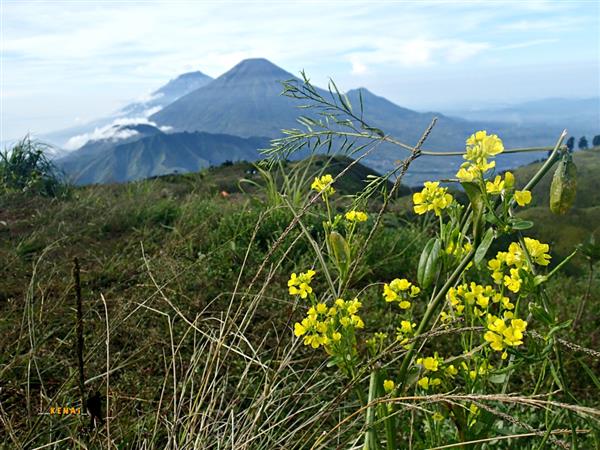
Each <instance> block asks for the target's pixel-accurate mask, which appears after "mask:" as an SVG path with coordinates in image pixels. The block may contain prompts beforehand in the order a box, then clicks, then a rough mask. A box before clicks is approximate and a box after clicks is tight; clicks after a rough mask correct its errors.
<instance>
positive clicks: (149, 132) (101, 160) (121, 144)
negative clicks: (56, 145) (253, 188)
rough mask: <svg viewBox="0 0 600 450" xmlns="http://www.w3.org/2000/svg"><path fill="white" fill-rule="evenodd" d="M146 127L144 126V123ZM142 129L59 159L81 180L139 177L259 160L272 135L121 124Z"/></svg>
mask: <svg viewBox="0 0 600 450" xmlns="http://www.w3.org/2000/svg"><path fill="white" fill-rule="evenodd" d="M142 128H143V129H142ZM117 131H118V132H121V133H125V132H128V131H129V132H132V131H135V132H137V135H131V136H130V137H128V138H125V139H123V140H120V141H118V142H114V141H110V140H101V141H95V142H91V143H88V144H86V145H85V146H83V147H82V148H81V149H79V150H77V151H75V152H72V153H71V154H69V155H68V156H66V157H64V158H61V159H59V160H57V161H56V163H57V165H58V166H59V167H60V168H61V169H62V170H63V171H64V172H65V173H66V174H67V175H68V176H69V178H70V179H71V180H72V181H73V182H74V183H76V184H92V183H112V182H125V181H131V180H139V179H142V178H148V177H153V176H157V175H164V174H169V173H183V172H196V171H198V170H200V169H201V168H203V167H208V166H212V165H218V164H221V163H223V162H225V161H240V160H248V161H254V160H256V159H258V158H259V156H260V155H259V153H258V149H259V148H264V147H265V146H268V143H269V140H268V138H260V137H250V138H242V137H239V136H231V135H226V134H211V133H203V132H192V133H189V132H181V133H170V134H169V133H163V132H162V131H160V130H159V129H158V128H156V127H152V126H149V125H136V126H126V127H120V128H119V129H118V130H117Z"/></svg>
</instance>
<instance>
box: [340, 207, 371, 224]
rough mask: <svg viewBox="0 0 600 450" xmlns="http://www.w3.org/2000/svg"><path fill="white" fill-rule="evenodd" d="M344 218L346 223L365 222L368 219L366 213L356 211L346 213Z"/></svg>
mask: <svg viewBox="0 0 600 450" xmlns="http://www.w3.org/2000/svg"><path fill="white" fill-rule="evenodd" d="M345 217H346V220H347V221H348V222H366V221H367V218H368V216H367V213H365V212H362V211H356V210H352V211H348V212H347V213H346V215H345Z"/></svg>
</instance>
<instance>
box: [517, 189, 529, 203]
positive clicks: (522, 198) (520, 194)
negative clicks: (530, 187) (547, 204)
mask: <svg viewBox="0 0 600 450" xmlns="http://www.w3.org/2000/svg"><path fill="white" fill-rule="evenodd" d="M515 201H516V202H517V204H518V205H519V206H525V205H528V204H529V203H531V192H530V191H515Z"/></svg>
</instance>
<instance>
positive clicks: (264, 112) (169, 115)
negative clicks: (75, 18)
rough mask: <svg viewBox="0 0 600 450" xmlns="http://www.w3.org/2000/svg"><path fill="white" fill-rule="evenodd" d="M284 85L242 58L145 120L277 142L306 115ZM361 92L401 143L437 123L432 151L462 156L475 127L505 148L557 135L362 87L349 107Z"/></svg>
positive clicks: (417, 179)
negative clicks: (407, 102) (414, 106)
mask: <svg viewBox="0 0 600 450" xmlns="http://www.w3.org/2000/svg"><path fill="white" fill-rule="evenodd" d="M291 79H296V80H298V79H297V78H296V77H294V76H293V75H292V74H290V73H288V72H286V71H285V70H283V69H281V68H279V67H277V66H276V65H274V64H273V63H271V62H269V61H267V60H266V59H247V60H244V61H242V62H240V63H239V64H237V65H236V66H235V67H233V68H232V69H230V70H229V71H228V72H226V73H224V74H223V75H221V76H220V77H218V78H216V79H215V80H214V81H212V82H210V83H208V84H207V85H205V86H203V87H201V88H199V89H197V90H195V91H193V92H190V93H189V94H187V95H185V96H183V97H181V98H180V99H178V100H176V101H175V102H173V103H171V104H170V105H168V106H166V107H165V108H163V109H162V110H161V111H159V112H158V113H156V114H153V115H152V116H150V118H149V119H150V120H151V121H153V122H155V123H156V124H158V125H160V126H166V127H172V129H173V130H175V131H204V132H211V133H214V132H216V133H226V134H232V135H236V136H244V137H247V136H253V135H260V136H269V137H278V136H281V129H283V128H298V127H299V126H300V125H299V124H298V123H297V117H298V116H299V115H301V114H305V115H306V114H307V113H310V112H311V111H310V110H308V111H307V110H306V109H299V108H298V107H299V106H300V105H302V104H303V102H302V101H298V100H295V99H291V98H289V97H285V96H282V95H281V92H282V85H281V81H284V80H291ZM298 81H299V80H298ZM319 92H320V93H321V94H322V95H324V96H326V97H327V96H329V93H328V92H327V91H325V90H322V89H319ZM360 92H362V101H363V106H364V118H365V120H366V122H367V123H369V124H370V125H372V126H375V127H377V128H380V129H382V130H384V131H385V132H386V133H388V134H390V135H392V136H394V137H395V138H397V139H399V140H400V141H402V142H405V143H407V144H411V145H414V144H416V142H417V141H418V139H419V138H420V136H421V133H422V132H423V131H424V130H425V129H426V127H427V125H428V124H429V123H430V122H431V120H432V119H433V117H437V118H438V122H437V125H436V127H435V128H434V130H433V132H432V133H431V135H430V137H429V139H428V140H427V142H426V144H425V146H424V147H425V148H428V149H432V150H438V151H444V150H455V151H456V150H463V149H464V145H465V144H464V143H465V140H466V139H467V137H468V136H470V135H471V134H472V133H473V132H474V131H476V130H480V129H486V130H488V131H490V132H494V133H496V134H499V135H500V136H501V137H502V138H503V139H504V140H505V142H506V144H507V146H508V147H517V146H519V147H523V146H531V145H536V146H538V145H540V146H541V145H552V143H553V141H554V139H555V137H556V136H558V134H559V133H560V131H562V129H559V128H558V127H544V126H541V125H538V126H535V127H530V126H525V125H515V124H507V123H502V122H492V121H476V122H475V121H468V120H465V119H462V118H456V117H450V116H446V115H443V114H439V113H434V112H424V113H423V112H417V111H413V110H410V109H407V108H403V107H401V106H398V105H396V104H394V103H392V102H390V101H389V100H387V99H385V98H383V97H380V96H377V95H375V94H373V93H371V92H370V91H368V90H367V89H364V88H361V89H354V90H351V91H348V92H347V95H348V97H349V99H350V102H351V103H352V104H353V105H354V106H355V108H358V105H359V95H360V94H359V93H360ZM304 103H305V102H304ZM406 155H407V154H406V152H405V151H403V150H402V149H400V148H398V147H396V146H393V145H390V144H383V145H381V146H380V147H379V148H378V149H377V150H376V151H374V152H373V153H372V154H371V155H370V156H369V157H368V158H366V160H365V161H366V162H367V163H368V164H369V165H370V166H371V167H373V168H375V169H376V170H378V171H379V172H386V171H388V170H390V168H392V167H393V166H394V164H395V163H396V162H397V161H398V160H400V159H402V158H403V157H406ZM299 156H305V155H299ZM539 157H540V155H539V154H526V155H519V156H513V157H511V158H510V159H508V158H507V157H500V158H499V160H498V165H499V167H501V168H505V167H515V166H517V165H521V164H525V163H528V162H531V161H533V160H535V159H537V158H539ZM461 162H462V160H461V158H460V157H454V158H450V157H439V158H431V157H422V158H419V160H417V161H416V162H415V164H414V166H413V167H412V169H411V171H409V173H408V175H407V176H406V182H407V183H408V184H419V183H422V182H423V181H424V180H425V179H429V178H431V177H436V178H439V177H449V176H452V175H453V174H454V173H455V172H456V169H457V167H458V166H459V165H460V163H461Z"/></svg>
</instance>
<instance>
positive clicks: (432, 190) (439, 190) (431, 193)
mask: <svg viewBox="0 0 600 450" xmlns="http://www.w3.org/2000/svg"><path fill="white" fill-rule="evenodd" d="M447 191H448V188H443V187H440V183H439V182H438V181H426V182H425V187H424V188H423V190H422V191H421V192H415V193H414V194H413V203H414V204H415V208H414V209H415V212H416V213H417V214H425V213H426V212H427V211H433V212H434V213H435V215H436V216H439V215H440V214H441V213H442V209H446V208H447V207H448V206H450V205H451V204H452V200H453V198H452V195H450V194H448V192H447Z"/></svg>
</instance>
